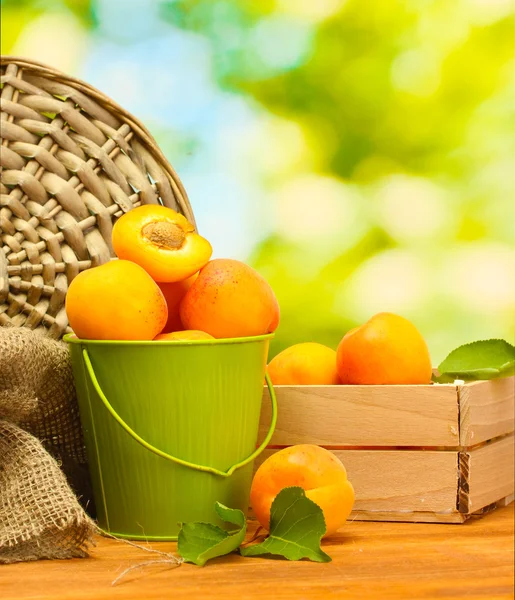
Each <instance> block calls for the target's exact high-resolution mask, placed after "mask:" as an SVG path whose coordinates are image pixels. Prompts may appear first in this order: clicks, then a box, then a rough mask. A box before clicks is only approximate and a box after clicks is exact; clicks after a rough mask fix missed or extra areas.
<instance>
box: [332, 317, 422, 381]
mask: <svg viewBox="0 0 515 600" xmlns="http://www.w3.org/2000/svg"><path fill="white" fill-rule="evenodd" d="M336 361H337V369H338V375H339V376H340V379H341V381H342V383H345V384H355V385H386V384H399V385H402V384H406V385H408V384H428V383H430V382H431V375H432V365H431V357H430V356H429V350H428V347H427V344H426V342H425V340H424V338H423V337H422V334H421V333H420V331H419V330H418V329H417V328H416V327H415V325H413V323H411V321H408V319H405V318H404V317H401V316H399V315H395V314H393V313H387V312H383V313H379V314H377V315H375V316H373V317H372V318H371V319H370V320H369V321H367V322H366V323H365V324H363V325H361V326H360V327H355V328H354V329H351V330H350V331H349V332H348V333H347V334H346V335H345V336H344V337H343V338H342V340H341V342H340V344H339V346H338V349H337V352H336Z"/></svg>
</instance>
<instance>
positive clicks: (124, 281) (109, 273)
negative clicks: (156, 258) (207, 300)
mask: <svg viewBox="0 0 515 600" xmlns="http://www.w3.org/2000/svg"><path fill="white" fill-rule="evenodd" d="M66 313H67V315H68V319H69V321H70V326H71V328H72V329H73V331H74V333H75V334H76V335H77V337H79V338H81V339H85V340H152V339H154V338H155V337H156V335H157V334H158V333H159V332H160V331H162V329H163V327H164V325H165V323H166V319H167V316H168V309H167V307H166V301H165V298H164V296H163V293H162V292H161V290H160V289H159V286H158V285H157V283H156V282H155V281H154V280H153V279H152V277H150V275H149V274H148V273H147V272H146V271H145V270H144V269H143V268H142V267H140V266H138V265H137V264H135V263H133V262H130V261H128V260H112V261H111V262H108V263H105V264H103V265H101V266H99V267H94V268H92V269H87V270H86V271H82V272H81V273H79V274H78V275H77V276H76V277H75V278H74V279H73V280H72V282H71V283H70V287H69V289H68V293H67V295H66Z"/></svg>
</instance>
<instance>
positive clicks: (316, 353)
mask: <svg viewBox="0 0 515 600" xmlns="http://www.w3.org/2000/svg"><path fill="white" fill-rule="evenodd" d="M267 370H268V375H269V376H270V379H271V380H272V383H273V384H274V385H338V384H339V383H340V378H339V376H338V373H337V371H336V352H335V351H334V350H333V349H332V348H329V347H328V346H324V345H323V344H318V343H316V342H304V343H301V344H294V345H293V346H290V347H289V348H286V349H285V350H283V351H282V352H279V354H277V355H276V356H275V357H274V358H273V359H272V360H271V361H270V363H269V365H268V368H267Z"/></svg>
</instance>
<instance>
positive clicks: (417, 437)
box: [260, 385, 459, 447]
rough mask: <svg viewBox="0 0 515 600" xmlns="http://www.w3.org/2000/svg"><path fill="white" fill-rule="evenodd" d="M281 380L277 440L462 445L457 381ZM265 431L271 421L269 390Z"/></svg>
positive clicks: (285, 443)
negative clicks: (329, 382)
mask: <svg viewBox="0 0 515 600" xmlns="http://www.w3.org/2000/svg"><path fill="white" fill-rule="evenodd" d="M438 388H439V389H438V394H435V393H434V392H435V386H432V385H421V386H411V385H405V386H402V385H399V386H397V385H396V386H381V385H371V386H359V385H346V386H340V385H328V386H309V385H308V386H278V387H277V388H276V392H277V398H278V402H279V418H278V421H277V427H276V430H275V434H274V436H273V438H272V440H271V445H278V446H289V445H293V444H307V443H310V444H320V445H321V446H452V447H456V446H458V445H459V410H458V400H457V394H456V387H455V386H453V385H441V386H438ZM263 404H264V406H263V412H262V418H261V426H260V427H261V432H260V433H261V435H262V436H263V437H264V435H265V434H266V431H267V430H268V423H270V401H269V399H268V392H267V391H265V400H264V403H263Z"/></svg>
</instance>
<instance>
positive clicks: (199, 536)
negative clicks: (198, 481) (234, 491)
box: [177, 502, 247, 567]
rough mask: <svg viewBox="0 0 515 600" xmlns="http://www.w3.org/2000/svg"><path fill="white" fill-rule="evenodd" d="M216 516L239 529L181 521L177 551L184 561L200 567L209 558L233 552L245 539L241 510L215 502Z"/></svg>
mask: <svg viewBox="0 0 515 600" xmlns="http://www.w3.org/2000/svg"><path fill="white" fill-rule="evenodd" d="M215 510H216V512H217V514H218V516H219V517H220V518H221V519H222V520H223V521H225V522H226V523H233V524H234V525H237V526H238V527H239V528H240V529H239V530H238V531H237V532H236V533H233V534H230V533H228V532H227V531H224V530H223V529H220V527H217V526H216V525H212V524H210V523H183V524H182V526H181V530H180V531H179V539H178V543H177V552H178V553H179V554H180V555H181V556H182V558H184V560H185V561H186V562H192V563H195V564H196V565H199V566H200V567H202V566H203V565H205V564H206V562H207V561H208V560H210V559H211V558H216V557H217V556H223V555H224V554H229V553H230V552H234V550H236V549H237V548H238V547H239V546H240V544H241V543H242V542H243V540H244V539H245V534H246V532H247V523H246V520H245V515H244V514H243V513H242V512H241V510H237V509H234V508H228V507H227V506H224V505H223V504H221V503H220V502H216V503H215Z"/></svg>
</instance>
